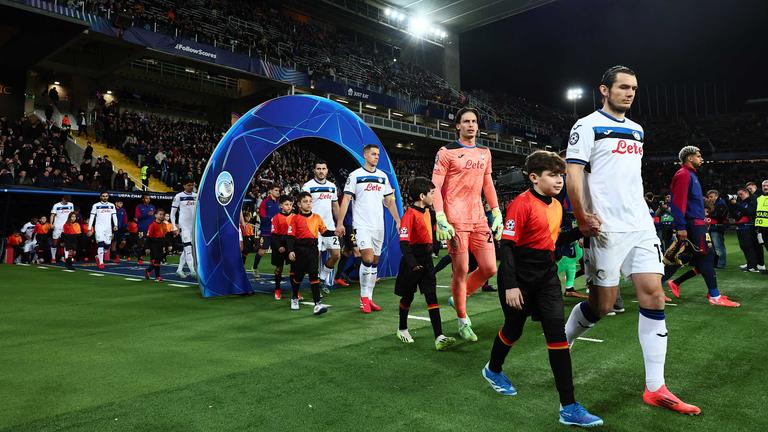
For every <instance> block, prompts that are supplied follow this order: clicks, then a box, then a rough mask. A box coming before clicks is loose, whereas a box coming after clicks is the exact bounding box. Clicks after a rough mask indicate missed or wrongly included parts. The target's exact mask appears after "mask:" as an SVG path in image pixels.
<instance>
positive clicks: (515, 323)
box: [488, 290, 527, 373]
mask: <svg viewBox="0 0 768 432" xmlns="http://www.w3.org/2000/svg"><path fill="white" fill-rule="evenodd" d="M499 292H501V290H499ZM526 318H527V317H526V316H525V315H523V314H522V312H519V311H516V310H513V309H511V308H505V309H504V326H503V327H502V328H500V329H499V332H498V333H497V334H496V338H495V339H494V340H493V347H492V348H491V360H490V361H489V362H488V369H490V370H491V371H492V372H495V373H499V372H501V368H502V365H503V364H504V360H506V358H507V354H509V350H510V349H511V348H512V345H514V344H515V342H517V340H518V339H520V336H521V335H522V334H523V326H525V320H526Z"/></svg>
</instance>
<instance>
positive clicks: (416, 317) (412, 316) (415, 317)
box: [408, 315, 429, 321]
mask: <svg viewBox="0 0 768 432" xmlns="http://www.w3.org/2000/svg"><path fill="white" fill-rule="evenodd" d="M408 318H411V319H415V320H420V321H429V318H424V317H420V316H416V315H408Z"/></svg>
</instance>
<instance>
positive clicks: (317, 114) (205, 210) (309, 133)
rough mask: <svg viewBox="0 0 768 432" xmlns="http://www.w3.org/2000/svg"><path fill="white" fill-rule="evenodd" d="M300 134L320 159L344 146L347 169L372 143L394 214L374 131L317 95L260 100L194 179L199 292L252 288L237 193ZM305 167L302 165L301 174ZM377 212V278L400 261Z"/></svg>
mask: <svg viewBox="0 0 768 432" xmlns="http://www.w3.org/2000/svg"><path fill="white" fill-rule="evenodd" d="M304 138H313V139H320V140H322V146H323V147H322V151H319V152H316V154H317V156H318V157H320V158H324V159H330V157H331V156H334V155H335V156H338V152H339V150H342V151H343V152H346V153H347V154H348V155H349V156H350V160H354V161H355V163H356V164H357V165H356V166H345V167H343V168H345V169H346V170H347V172H351V171H353V170H354V169H357V168H358V167H359V166H362V165H363V164H364V159H363V147H364V146H365V145H367V144H376V145H378V146H379V148H380V150H381V153H380V157H379V165H378V168H379V169H380V170H382V171H383V172H384V173H385V174H386V175H387V177H388V178H389V181H390V182H391V184H392V188H393V189H394V191H395V201H396V203H397V208H398V211H399V212H400V213H401V214H402V210H403V203H402V198H401V196H400V188H399V186H398V183H397V178H396V176H395V170H394V168H393V167H392V162H391V161H390V159H389V156H388V155H387V153H386V151H385V150H384V147H383V146H382V145H381V142H380V141H379V139H378V137H377V136H376V134H374V133H373V131H372V130H371V129H370V128H369V127H368V125H366V124H365V122H363V121H362V120H361V119H360V118H359V117H358V116H357V115H356V114H355V113H353V112H352V111H350V110H348V109H347V108H346V107H344V106H343V105H341V104H339V103H337V102H334V101H331V100H329V99H324V98H320V97H317V96H308V95H300V96H283V97H279V98H276V99H272V100H269V101H267V102H264V103H262V104H261V105H259V106H257V107H255V108H253V109H251V110H250V111H248V113H246V114H245V115H243V116H242V117H241V118H240V120H238V121H237V122H236V123H235V124H234V125H233V126H232V127H231V128H230V129H229V131H227V133H226V134H225V135H224V137H223V138H222V139H221V141H220V142H219V144H218V145H217V146H216V148H215V149H214V151H213V153H212V154H211V158H210V160H209V161H208V165H207V166H206V168H205V172H204V173H203V179H202V181H201V182H200V188H199V191H198V193H199V195H198V206H197V218H196V222H195V224H196V227H195V228H196V229H195V251H196V252H197V267H198V269H197V270H198V276H199V282H200V290H201V292H202V295H203V297H216V296H226V295H233V294H242V293H245V292H249V291H252V290H253V288H252V287H251V284H250V282H249V280H248V276H247V275H246V272H245V268H244V267H243V262H242V258H241V255H240V241H239V234H238V228H239V225H240V211H241V209H242V206H243V198H244V197H245V194H246V192H247V187H248V185H249V183H250V181H251V178H252V177H253V175H254V173H255V172H256V171H257V170H258V168H259V166H260V165H261V164H262V163H263V162H264V161H265V160H266V159H267V157H268V156H269V155H270V154H271V153H272V152H274V151H275V150H277V149H279V148H280V147H281V146H283V145H285V144H288V143H290V142H292V141H296V140H301V139H304ZM309 162H311V161H307V163H309ZM310 169H311V167H310V166H309V165H307V172H309V171H310ZM337 180H338V181H339V182H344V181H345V180H346V179H337ZM353 216H354V215H353ZM384 217H385V223H384V225H385V236H384V247H383V249H382V253H381V259H380V261H379V276H381V277H387V276H394V275H395V274H397V268H398V263H399V261H400V247H399V243H398V233H397V230H396V225H395V222H394V220H393V219H392V216H391V215H390V214H389V212H384Z"/></svg>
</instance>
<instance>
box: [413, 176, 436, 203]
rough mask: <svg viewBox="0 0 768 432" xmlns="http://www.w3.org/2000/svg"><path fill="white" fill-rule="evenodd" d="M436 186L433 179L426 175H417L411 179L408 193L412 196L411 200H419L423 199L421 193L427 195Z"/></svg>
mask: <svg viewBox="0 0 768 432" xmlns="http://www.w3.org/2000/svg"><path fill="white" fill-rule="evenodd" d="M434 188H435V185H434V183H432V180H430V179H428V178H426V177H415V178H414V179H413V180H411V185H410V187H409V188H408V193H409V194H410V196H411V200H413V201H419V200H421V194H424V195H426V194H428V193H429V191H431V190H432V189H434Z"/></svg>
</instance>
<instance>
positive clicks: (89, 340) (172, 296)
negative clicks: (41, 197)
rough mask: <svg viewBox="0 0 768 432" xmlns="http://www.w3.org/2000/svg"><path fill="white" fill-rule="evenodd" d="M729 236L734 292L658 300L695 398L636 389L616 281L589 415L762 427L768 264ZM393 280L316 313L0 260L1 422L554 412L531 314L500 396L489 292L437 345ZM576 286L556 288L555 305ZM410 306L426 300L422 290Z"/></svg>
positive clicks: (631, 425) (677, 387) (680, 380)
mask: <svg viewBox="0 0 768 432" xmlns="http://www.w3.org/2000/svg"><path fill="white" fill-rule="evenodd" d="M728 250H729V256H728V258H729V268H728V269H727V270H724V271H720V272H719V273H718V280H719V283H720V287H721V289H722V290H723V291H724V293H725V294H728V295H729V296H730V297H731V298H732V299H734V300H737V301H741V302H742V307H741V308H740V309H726V308H717V307H713V306H710V305H709V304H708V303H707V300H706V298H705V295H706V289H705V286H704V282H703V280H702V279H701V278H700V277H697V278H695V279H692V280H691V281H689V282H687V283H686V284H685V285H683V287H682V298H681V299H673V303H675V304H677V306H668V307H667V326H668V329H669V338H670V340H669V350H668V354H667V363H666V377H667V384H668V386H669V388H670V389H671V390H672V391H673V392H675V393H676V394H677V395H678V396H680V397H681V398H682V399H683V400H685V401H687V402H691V403H694V404H696V405H698V406H700V407H701V409H702V414H701V415H700V416H698V417H688V416H683V415H680V414H675V413H672V412H670V411H666V410H663V409H660V408H653V407H649V406H647V405H644V404H643V403H642V399H641V395H642V390H643V387H644V374H643V361H642V354H641V351H640V346H639V343H638V340H637V304H636V303H633V302H632V300H634V299H635V294H634V290H633V289H632V288H631V287H630V286H628V285H622V293H623V295H624V299H625V301H626V308H627V311H626V313H624V314H620V315H618V316H615V317H606V318H604V319H603V321H601V322H600V323H599V324H598V325H597V326H596V327H595V328H594V329H593V330H591V331H590V332H589V333H587V335H586V336H587V337H589V338H591V339H594V340H602V342H593V341H578V342H577V343H576V344H575V345H574V347H573V351H572V356H573V364H574V374H575V385H576V398H577V400H579V401H580V402H581V403H582V404H583V405H585V406H586V407H587V408H588V409H589V410H590V411H591V412H592V413H594V414H597V415H600V416H601V417H602V418H603V419H604V421H605V426H604V427H602V430H611V431H640V430H649V431H650V430H654V431H668V430H698V431H718V432H722V431H723V430H726V431H741V430H744V431H746V430H755V431H764V430H768V421H767V420H766V417H765V414H764V413H763V412H762V410H763V408H764V407H765V406H767V405H768V379H767V378H766V376H768V355H767V353H768V344H766V342H765V340H766V339H765V335H764V332H765V331H766V329H768V298H767V297H766V295H765V294H764V293H765V292H766V291H767V290H768V275H765V274H745V273H742V272H741V271H739V270H738V264H740V263H742V262H743V256H742V255H741V252H740V251H739V249H738V245H737V244H736V241H735V237H734V236H729V237H728ZM263 263H264V264H263V265H262V268H261V270H262V271H263V272H269V271H270V268H269V266H268V265H266V264H268V260H263ZM449 278H450V268H448V269H446V270H445V271H443V272H442V273H441V274H440V275H439V277H438V284H440V285H441V286H443V287H441V288H438V293H439V299H440V303H441V313H442V317H443V326H444V329H445V331H446V334H448V335H450V336H456V337H457V338H458V335H456V330H457V328H456V320H455V314H454V313H453V311H452V309H451V308H450V307H448V306H447V305H446V300H447V297H448V295H449V289H448V288H445V286H447V285H448V281H449ZM393 283H394V282H393V281H392V280H385V281H381V282H380V283H379V284H378V285H377V287H376V294H375V298H376V300H377V302H378V304H379V305H381V306H382V307H383V308H384V311H383V312H380V313H373V314H370V315H363V314H361V313H360V312H359V311H358V303H359V291H358V286H357V284H353V285H352V286H351V287H350V288H341V289H338V290H335V291H333V292H332V293H331V294H330V295H328V296H327V297H326V299H325V301H326V303H327V304H329V305H331V307H330V312H329V313H327V314H325V315H322V316H313V315H312V310H311V309H312V308H311V306H305V305H303V306H302V309H301V310H300V311H291V310H289V300H288V297H289V296H284V298H283V300H282V301H275V300H274V299H273V298H272V296H271V295H263V294H257V295H255V296H252V297H242V298H239V297H238V298H225V299H203V298H201V297H200V294H199V290H198V289H197V287H180V286H169V285H168V284H157V283H154V282H147V281H143V280H142V281H129V280H126V279H125V278H124V277H120V276H114V275H104V276H100V277H97V276H92V275H90V274H89V272H87V271H78V272H75V273H66V272H62V271H61V270H60V269H56V268H47V269H41V268H38V267H37V266H10V265H1V266H0V296H1V297H2V300H1V301H0V334H2V339H0V431H36V432H37V431H100V432H101V431H256V430H259V431H261V430H264V431H283V430H285V431H294V430H301V431H314V430H318V431H326V430H334V431H354V430H375V431H379V430H382V431H384V430H392V431H395V430H397V431H400V430H417V431H432V430H440V431H456V430H458V431H474V430H483V431H495V430H499V431H501V430H505V431H509V430H516V431H517V430H526V431H527V430H531V431H548V430H556V429H560V430H564V429H565V428H566V427H565V426H562V425H560V424H559V423H558V422H557V418H558V414H557V412H558V399H557V393H556V391H555V388H554V380H553V378H552V374H551V372H550V368H549V363H548V361H547V351H546V346H545V343H544V336H543V334H542V331H541V327H540V325H539V324H538V323H531V322H530V321H529V323H528V324H527V327H526V330H525V332H524V334H523V337H522V339H521V340H520V341H519V342H518V343H517V344H516V345H515V346H514V347H513V348H512V351H511V352H510V355H509V357H508V358H507V362H506V364H505V371H506V373H507V374H508V375H509V377H510V378H511V380H512V382H513V383H514V384H515V386H516V387H517V389H518V391H519V393H518V395H517V396H513V397H510V396H501V395H499V394H497V393H495V392H493V391H492V390H491V389H490V387H489V386H488V384H487V383H486V382H485V380H484V379H483V378H482V377H481V376H480V370H481V368H482V367H483V365H484V364H485V363H486V362H487V361H488V356H489V352H490V348H491V344H492V341H493V337H494V336H495V334H496V332H497V331H498V328H499V326H500V325H501V323H502V315H501V311H500V308H499V303H498V297H497V294H496V293H478V294H476V295H475V296H473V297H472V298H471V299H470V300H469V312H470V314H471V316H472V321H473V325H474V329H475V331H476V333H477V334H478V337H479V341H478V342H476V343H469V342H461V343H460V344H459V345H458V346H456V347H454V348H453V349H451V350H450V351H446V352H436V351H435V349H434V344H433V337H432V331H431V328H430V326H429V322H427V321H423V320H417V319H412V320H410V322H409V326H410V329H411V333H412V334H413V336H414V338H415V339H416V343H414V344H410V345H405V344H403V343H401V342H400V341H399V340H398V339H397V338H396V336H395V331H396V329H397V310H398V306H397V304H398V300H397V297H396V296H395V295H394V294H393V292H392V287H393ZM583 283H584V282H583V279H578V280H577V288H578V287H579V286H583ZM304 296H305V297H307V298H308V297H309V293H308V292H305V294H304ZM576 302H577V301H576V300H574V299H566V301H565V303H566V313H569V312H570V309H571V308H572V307H573V305H574V304H576ZM411 315H414V316H419V317H424V318H426V317H427V311H426V306H425V304H424V299H423V297H422V296H417V297H416V300H415V301H414V304H413V306H412V307H411ZM761 335H762V336H761Z"/></svg>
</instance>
